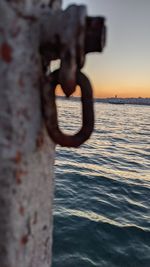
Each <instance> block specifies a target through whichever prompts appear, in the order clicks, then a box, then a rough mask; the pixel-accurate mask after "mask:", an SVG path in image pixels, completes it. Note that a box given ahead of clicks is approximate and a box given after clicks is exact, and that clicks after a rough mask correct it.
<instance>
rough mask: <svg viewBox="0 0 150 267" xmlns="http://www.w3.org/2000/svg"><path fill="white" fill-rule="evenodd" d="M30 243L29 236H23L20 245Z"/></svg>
mask: <svg viewBox="0 0 150 267" xmlns="http://www.w3.org/2000/svg"><path fill="white" fill-rule="evenodd" d="M27 243H28V236H27V235H23V236H22V237H21V240H20V244H21V245H23V246H24V245H26V244H27Z"/></svg>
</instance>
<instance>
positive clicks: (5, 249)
mask: <svg viewBox="0 0 150 267" xmlns="http://www.w3.org/2000/svg"><path fill="white" fill-rule="evenodd" d="M49 2H50V4H51V10H52V9H53V10H54V9H55V10H57V9H58V8H60V4H61V3H60V1H59V0H53V1H48V0H37V1H35V0H30V1H28V0H20V1H15V0H14V1H13V0H11V1H5V0H0V267H50V263H51V244H52V199H53V163H54V148H55V146H54V144H53V143H52V141H51V140H50V138H49V137H48V136H47V133H46V131H45V127H44V125H43V122H42V116H41V100H40V86H39V85H40V83H39V80H40V76H41V59H40V54H39V20H38V19H36V18H35V14H34V12H35V11H36V10H38V12H42V10H43V8H44V5H45V6H47V5H48V4H49ZM50 27H51V26H50Z"/></svg>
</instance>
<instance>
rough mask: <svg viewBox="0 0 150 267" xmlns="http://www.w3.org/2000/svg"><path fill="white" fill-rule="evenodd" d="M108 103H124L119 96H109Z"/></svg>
mask: <svg viewBox="0 0 150 267" xmlns="http://www.w3.org/2000/svg"><path fill="white" fill-rule="evenodd" d="M108 103H110V104H116V105H124V104H125V101H124V100H123V99H119V98H111V99H109V100H108Z"/></svg>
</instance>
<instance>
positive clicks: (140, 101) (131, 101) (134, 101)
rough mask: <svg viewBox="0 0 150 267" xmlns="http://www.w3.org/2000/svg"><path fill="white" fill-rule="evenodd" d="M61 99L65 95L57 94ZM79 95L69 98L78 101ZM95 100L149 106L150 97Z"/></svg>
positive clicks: (96, 100)
mask: <svg viewBox="0 0 150 267" xmlns="http://www.w3.org/2000/svg"><path fill="white" fill-rule="evenodd" d="M57 97H58V98H61V99H63V100H65V99H67V98H66V97H65V96H57ZM79 99H80V97H77V96H71V100H73V101H78V100H79ZM95 102H99V103H106V104H115V105H124V104H129V105H146V106H150V98H149V97H147V98H144V97H138V98H118V97H117V98H116V97H109V98H95Z"/></svg>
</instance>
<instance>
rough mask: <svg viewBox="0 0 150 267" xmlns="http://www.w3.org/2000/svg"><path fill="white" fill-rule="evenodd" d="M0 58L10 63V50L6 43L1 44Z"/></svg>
mask: <svg viewBox="0 0 150 267" xmlns="http://www.w3.org/2000/svg"><path fill="white" fill-rule="evenodd" d="M0 56H1V58H2V59H3V60H4V61H5V62H6V63H10V62H11V61H12V48H11V46H10V45H9V44H8V43H3V44H2V45H1V47H0Z"/></svg>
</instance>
